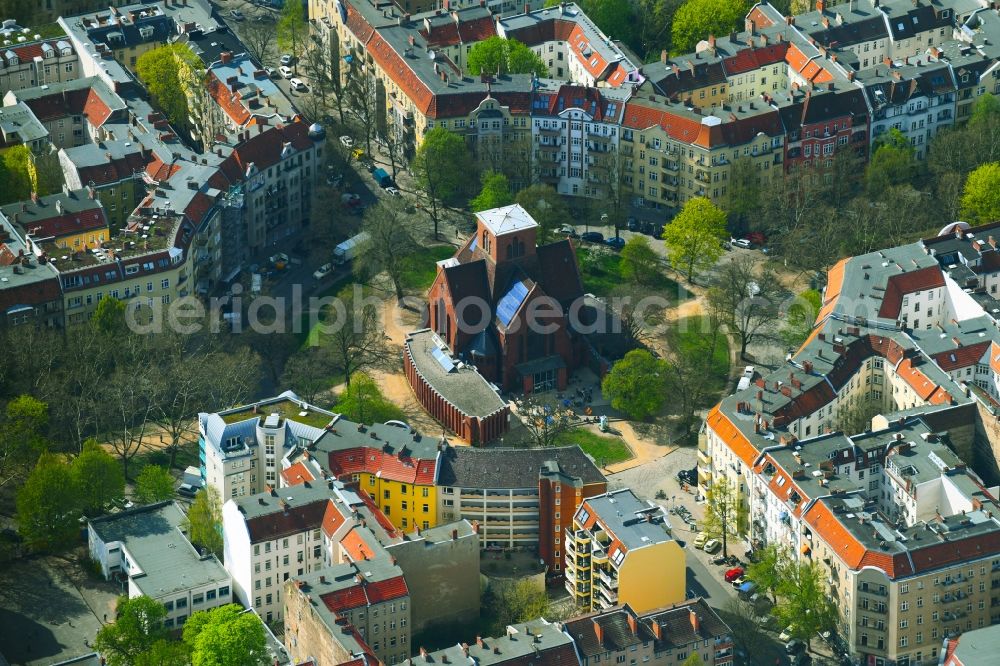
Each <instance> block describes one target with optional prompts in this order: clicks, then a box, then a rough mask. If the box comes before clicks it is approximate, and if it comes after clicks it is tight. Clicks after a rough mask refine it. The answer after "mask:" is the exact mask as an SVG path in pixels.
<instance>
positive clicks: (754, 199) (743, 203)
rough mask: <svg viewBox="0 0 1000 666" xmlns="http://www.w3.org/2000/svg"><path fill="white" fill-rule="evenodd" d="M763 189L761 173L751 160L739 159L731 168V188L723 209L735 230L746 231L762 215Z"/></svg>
mask: <svg viewBox="0 0 1000 666" xmlns="http://www.w3.org/2000/svg"><path fill="white" fill-rule="evenodd" d="M762 194H763V187H762V183H761V172H760V169H758V168H757V165H756V164H754V162H753V161H751V160H749V159H737V160H734V161H733V165H732V166H731V167H730V168H729V188H728V194H726V197H725V201H724V203H723V207H724V208H725V209H726V212H727V213H728V214H729V221H730V223H731V224H732V227H733V229H736V230H739V231H741V232H742V231H746V230H748V229H749V227H750V221H751V220H754V219H757V218H759V216H760V213H761V206H762V201H761V197H762Z"/></svg>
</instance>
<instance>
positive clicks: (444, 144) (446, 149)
mask: <svg viewBox="0 0 1000 666" xmlns="http://www.w3.org/2000/svg"><path fill="white" fill-rule="evenodd" d="M412 167H413V173H414V175H415V176H416V179H417V184H418V185H419V186H420V188H421V189H422V190H423V191H424V193H425V194H426V195H427V199H428V202H429V203H430V206H431V210H430V213H431V219H432V220H433V221H434V238H438V223H439V221H440V208H441V207H443V206H445V205H447V204H449V203H455V202H456V200H459V199H461V197H462V193H463V191H464V188H465V186H466V184H467V183H468V182H469V181H470V174H471V173H473V171H474V168H473V164H472V158H471V156H470V155H469V149H468V148H467V147H466V145H465V139H463V138H462V137H460V136H459V135H457V134H455V133H454V132H449V131H448V130H447V129H445V128H443V127H435V128H433V129H432V130H430V131H429V132H427V133H426V134H424V140H423V142H422V143H421V144H420V147H419V148H418V149H417V154H416V156H415V157H414V158H413V164H412Z"/></svg>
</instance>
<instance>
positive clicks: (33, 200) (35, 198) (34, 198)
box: [31, 192, 38, 203]
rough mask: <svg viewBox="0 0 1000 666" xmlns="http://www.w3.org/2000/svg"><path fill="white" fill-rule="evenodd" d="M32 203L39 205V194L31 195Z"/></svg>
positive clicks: (33, 193)
mask: <svg viewBox="0 0 1000 666" xmlns="http://www.w3.org/2000/svg"><path fill="white" fill-rule="evenodd" d="M31 203H38V192H32V193H31Z"/></svg>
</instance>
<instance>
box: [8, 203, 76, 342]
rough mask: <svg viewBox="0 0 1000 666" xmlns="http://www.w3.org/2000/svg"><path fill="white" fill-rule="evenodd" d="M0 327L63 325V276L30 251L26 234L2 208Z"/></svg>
mask: <svg viewBox="0 0 1000 666" xmlns="http://www.w3.org/2000/svg"><path fill="white" fill-rule="evenodd" d="M0 277H2V278H3V281H2V282H3V285H4V288H3V289H0V312H2V313H3V315H2V316H0V327H2V326H19V325H21V324H37V325H40V326H61V325H62V323H63V315H62V293H61V292H60V289H59V276H58V274H57V273H56V272H55V270H54V269H53V268H52V267H51V266H50V265H49V264H47V263H39V261H38V259H37V258H36V257H35V256H34V255H33V254H31V252H29V251H28V247H27V245H26V244H25V242H24V238H22V237H21V236H20V235H19V232H18V231H17V229H15V228H14V226H13V225H12V224H11V223H10V221H9V220H8V219H7V218H6V216H5V215H4V213H3V210H2V209H0Z"/></svg>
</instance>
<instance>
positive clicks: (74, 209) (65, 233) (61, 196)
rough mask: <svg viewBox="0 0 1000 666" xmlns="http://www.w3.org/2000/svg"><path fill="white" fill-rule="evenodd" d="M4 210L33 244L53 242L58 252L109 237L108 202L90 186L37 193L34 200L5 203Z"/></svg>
mask: <svg viewBox="0 0 1000 666" xmlns="http://www.w3.org/2000/svg"><path fill="white" fill-rule="evenodd" d="M0 213H2V214H3V215H4V217H6V218H7V219H8V220H9V221H11V222H13V223H14V224H15V225H16V226H17V227H18V229H19V230H20V231H21V232H22V233H23V235H24V238H25V240H26V241H27V242H28V243H29V244H37V245H40V244H50V245H51V246H52V248H53V250H54V252H64V253H67V254H73V253H77V252H81V251H82V252H86V251H87V250H89V249H92V248H97V247H100V246H101V245H103V244H104V243H105V242H106V241H107V240H108V238H109V233H108V219H107V216H106V215H105V212H104V206H103V205H102V204H101V202H100V201H98V200H97V199H95V198H94V197H93V196H92V194H91V192H90V191H89V190H86V189H80V190H70V189H68V188H67V189H66V190H64V191H63V192H59V193H58V194H50V195H49V196H47V197H39V196H38V195H33V196H32V198H31V200H30V201H25V202H20V203H14V204H7V205H6V206H3V207H2V208H0Z"/></svg>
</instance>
